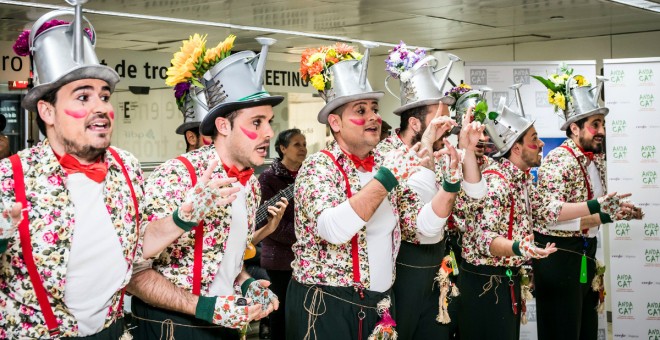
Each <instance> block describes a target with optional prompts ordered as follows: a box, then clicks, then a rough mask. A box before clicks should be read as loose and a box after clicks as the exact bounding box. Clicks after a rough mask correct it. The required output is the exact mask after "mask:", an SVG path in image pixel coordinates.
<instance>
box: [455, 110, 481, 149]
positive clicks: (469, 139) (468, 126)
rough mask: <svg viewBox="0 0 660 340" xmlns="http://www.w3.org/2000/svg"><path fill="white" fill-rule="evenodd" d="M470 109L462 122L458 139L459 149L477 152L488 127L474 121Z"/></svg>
mask: <svg viewBox="0 0 660 340" xmlns="http://www.w3.org/2000/svg"><path fill="white" fill-rule="evenodd" d="M473 109H474V107H470V108H468V110H467V112H466V113H465V114H464V115H463V118H462V121H461V132H460V135H459V137H458V147H459V148H461V149H469V150H473V151H474V150H475V149H476V147H477V144H479V141H480V140H481V136H482V134H483V132H484V130H485V129H486V126H485V125H483V124H481V123H480V122H477V121H475V120H474V114H473V113H472V110H473Z"/></svg>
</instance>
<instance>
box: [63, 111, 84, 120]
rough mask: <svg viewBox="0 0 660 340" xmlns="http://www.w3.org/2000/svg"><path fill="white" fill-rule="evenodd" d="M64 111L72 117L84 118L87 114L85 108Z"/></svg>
mask: <svg viewBox="0 0 660 340" xmlns="http://www.w3.org/2000/svg"><path fill="white" fill-rule="evenodd" d="M64 113H66V114H67V115H69V116H71V117H73V118H77V119H80V118H85V117H86V116H87V111H85V110H79V111H74V110H64Z"/></svg>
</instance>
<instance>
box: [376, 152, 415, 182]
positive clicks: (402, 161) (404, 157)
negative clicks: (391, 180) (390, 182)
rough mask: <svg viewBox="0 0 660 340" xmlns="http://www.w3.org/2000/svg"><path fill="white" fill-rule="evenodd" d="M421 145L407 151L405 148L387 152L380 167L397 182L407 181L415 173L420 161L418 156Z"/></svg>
mask: <svg viewBox="0 0 660 340" xmlns="http://www.w3.org/2000/svg"><path fill="white" fill-rule="evenodd" d="M421 147H422V146H421V144H420V143H417V144H415V145H413V147H412V148H410V149H409V150H405V147H403V148H401V149H396V150H392V151H390V152H388V153H387V154H386V155H385V158H384V159H383V164H382V167H384V168H387V169H388V170H389V171H390V172H391V173H392V175H394V177H395V178H396V180H397V181H398V182H401V181H403V180H406V179H408V177H410V175H412V174H413V173H415V172H416V171H417V170H419V169H418V167H419V166H420V164H421V162H422V160H421V159H420V157H419V156H418V153H419V152H420V150H421Z"/></svg>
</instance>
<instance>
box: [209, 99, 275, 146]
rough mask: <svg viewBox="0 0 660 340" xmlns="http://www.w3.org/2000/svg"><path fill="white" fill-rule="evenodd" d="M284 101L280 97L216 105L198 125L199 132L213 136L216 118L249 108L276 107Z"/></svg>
mask: <svg viewBox="0 0 660 340" xmlns="http://www.w3.org/2000/svg"><path fill="white" fill-rule="evenodd" d="M283 100H284V97H282V96H268V97H263V98H257V99H252V100H246V101H242V102H227V103H222V104H218V105H216V106H215V107H213V108H211V109H210V110H209V113H208V114H207V115H206V116H205V117H204V119H203V120H202V123H201V124H200V125H199V132H200V133H201V134H202V135H204V136H213V132H214V131H215V119H216V118H218V117H222V116H226V115H228V114H230V113H232V112H234V111H237V110H241V109H247V108H250V107H256V106H263V105H270V106H277V105H278V104H279V103H281V102H282V101H283Z"/></svg>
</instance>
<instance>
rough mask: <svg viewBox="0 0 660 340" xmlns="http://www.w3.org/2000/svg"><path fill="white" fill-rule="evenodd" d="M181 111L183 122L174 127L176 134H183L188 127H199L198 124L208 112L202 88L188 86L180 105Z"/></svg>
mask: <svg viewBox="0 0 660 340" xmlns="http://www.w3.org/2000/svg"><path fill="white" fill-rule="evenodd" d="M181 113H183V124H181V125H179V127H177V128H176V133H177V134H179V135H183V134H185V133H186V131H188V130H190V129H193V128H199V124H201V123H202V120H204V117H206V115H207V114H208V113H209V108H208V106H207V105H206V93H205V91H204V89H202V88H199V87H196V86H191V87H190V90H188V94H186V99H185V103H184V104H183V107H181Z"/></svg>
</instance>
